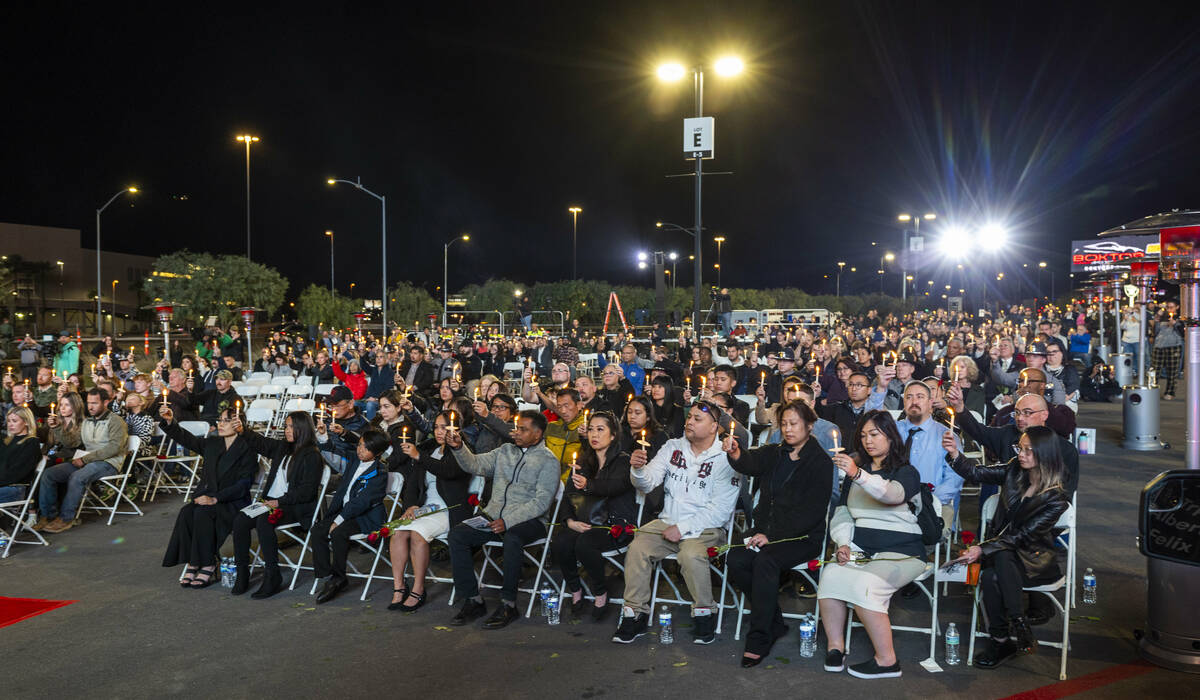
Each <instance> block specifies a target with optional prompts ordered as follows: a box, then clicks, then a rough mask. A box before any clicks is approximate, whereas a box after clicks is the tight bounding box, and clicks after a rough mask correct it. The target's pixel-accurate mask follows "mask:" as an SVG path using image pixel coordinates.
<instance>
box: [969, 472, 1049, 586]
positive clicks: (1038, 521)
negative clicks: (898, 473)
mask: <svg viewBox="0 0 1200 700" xmlns="http://www.w3.org/2000/svg"><path fill="white" fill-rule="evenodd" d="M950 466H951V468H953V469H954V471H955V472H957V473H958V475H959V476H961V477H963V478H964V479H970V480H971V481H974V482H975V483H978V484H999V485H1001V486H1002V487H1003V488H1002V489H1001V491H1000V504H999V507H997V508H996V514H995V515H994V516H992V521H991V522H990V523H988V529H987V535H988V538H987V540H985V541H984V542H981V543H980V544H979V547H980V549H982V550H983V553H984V555H985V556H986V555H989V554H992V553H994V552H997V551H999V550H1002V549H1007V550H1012V551H1014V552H1016V553H1017V556H1018V557H1019V558H1020V559H1021V563H1022V565H1024V567H1025V576H1026V577H1027V578H1029V579H1030V580H1032V581H1042V582H1049V581H1054V580H1057V579H1058V578H1059V577H1060V576H1061V575H1062V574H1061V573H1060V572H1059V568H1058V559H1057V557H1056V556H1055V554H1054V529H1055V528H1054V524H1055V523H1057V522H1058V519H1059V517H1061V516H1062V514H1063V513H1064V512H1066V510H1067V508H1068V507H1069V506H1070V505H1071V502H1070V500H1069V499H1068V497H1067V492H1066V490H1065V489H1063V488H1061V487H1059V488H1054V489H1049V490H1047V491H1042V492H1041V493H1037V494H1034V495H1033V496H1030V497H1029V498H1022V493H1023V492H1024V491H1025V488H1026V486H1024V485H1023V483H1022V481H1023V480H1022V471H1023V470H1022V469H1021V465H1020V464H1018V463H1017V460H1016V459H1015V458H1014V459H1013V460H1011V461H1010V462H1009V463H1008V464H1007V465H1004V464H998V465H989V466H980V465H977V464H975V463H973V462H970V461H968V460H967V458H965V457H963V455H962V453H959V455H958V458H957V459H955V460H954V461H953V462H951V463H950Z"/></svg>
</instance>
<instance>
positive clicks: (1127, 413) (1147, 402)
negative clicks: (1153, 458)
mask: <svg viewBox="0 0 1200 700" xmlns="http://www.w3.org/2000/svg"><path fill="white" fill-rule="evenodd" d="M1122 418H1123V420H1122V425H1123V426H1124V427H1125V439H1124V441H1122V443H1121V446H1122V447H1124V448H1125V449H1127V450H1138V451H1142V452H1148V451H1150V450H1162V449H1166V447H1167V446H1166V445H1164V444H1163V443H1162V441H1161V440H1159V439H1158V387H1153V386H1126V387H1125V399H1124V407H1123V410H1122Z"/></svg>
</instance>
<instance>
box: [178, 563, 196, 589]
mask: <svg viewBox="0 0 1200 700" xmlns="http://www.w3.org/2000/svg"><path fill="white" fill-rule="evenodd" d="M198 571H200V567H198V566H188V567H186V568H184V570H183V578H181V579H179V585H180V586H182V587H183V588H191V587H192V581H195V580H196V573H197V572H198Z"/></svg>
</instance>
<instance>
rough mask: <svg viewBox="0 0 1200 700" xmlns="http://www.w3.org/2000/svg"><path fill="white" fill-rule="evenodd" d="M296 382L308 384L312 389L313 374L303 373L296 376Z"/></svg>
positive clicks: (302, 384) (301, 384)
mask: <svg viewBox="0 0 1200 700" xmlns="http://www.w3.org/2000/svg"><path fill="white" fill-rule="evenodd" d="M296 384H298V385H300V386H307V387H308V388H309V389H312V385H313V378H312V375H311V374H301V375H300V376H298V377H296Z"/></svg>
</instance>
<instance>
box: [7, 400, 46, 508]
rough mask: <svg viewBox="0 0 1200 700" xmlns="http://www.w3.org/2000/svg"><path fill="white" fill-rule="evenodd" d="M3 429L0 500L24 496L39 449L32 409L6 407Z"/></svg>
mask: <svg viewBox="0 0 1200 700" xmlns="http://www.w3.org/2000/svg"><path fill="white" fill-rule="evenodd" d="M5 430H6V431H7V432H8V436H7V437H5V438H4V440H3V442H0V503H11V502H13V501H21V500H24V499H25V496H26V492H27V489H28V487H27V486H26V484H28V483H29V482H31V481H33V474H34V472H35V471H36V470H37V465H38V461H39V460H40V459H41V457H42V451H41V449H40V448H39V446H38V440H37V421H36V420H34V418H33V411H30V410H29V409H28V408H26V407H24V406H14V407H12V408H10V409H8V416H7V421H6V424H5Z"/></svg>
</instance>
